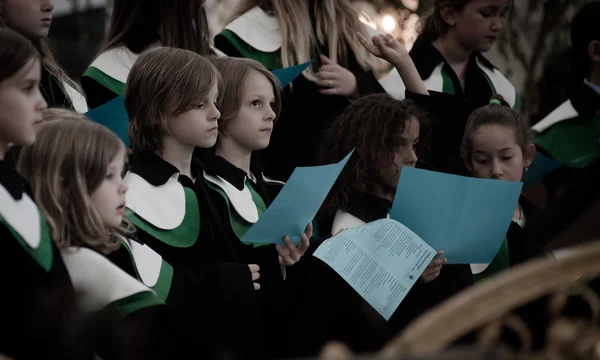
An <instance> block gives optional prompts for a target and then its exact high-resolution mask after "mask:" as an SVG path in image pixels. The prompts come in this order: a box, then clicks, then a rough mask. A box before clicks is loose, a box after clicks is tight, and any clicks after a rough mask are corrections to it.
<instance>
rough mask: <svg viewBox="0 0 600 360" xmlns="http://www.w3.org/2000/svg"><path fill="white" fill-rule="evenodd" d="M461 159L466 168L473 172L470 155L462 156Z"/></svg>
mask: <svg viewBox="0 0 600 360" xmlns="http://www.w3.org/2000/svg"><path fill="white" fill-rule="evenodd" d="M462 159H463V162H464V163H465V166H466V167H467V169H469V171H470V172H471V173H473V163H472V162H471V157H468V156H463V157H462Z"/></svg>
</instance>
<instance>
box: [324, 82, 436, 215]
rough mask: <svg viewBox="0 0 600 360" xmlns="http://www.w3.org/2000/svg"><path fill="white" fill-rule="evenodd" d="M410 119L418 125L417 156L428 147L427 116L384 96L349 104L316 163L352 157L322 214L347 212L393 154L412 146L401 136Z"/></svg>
mask: <svg viewBox="0 0 600 360" xmlns="http://www.w3.org/2000/svg"><path fill="white" fill-rule="evenodd" d="M411 120H416V121H419V123H420V125H421V131H420V133H421V134H420V141H419V145H418V148H417V153H422V152H423V150H424V149H425V147H426V146H427V139H426V138H427V137H428V135H429V132H430V122H429V119H428V116H427V115H426V113H425V112H424V111H423V110H421V109H419V108H418V107H417V106H416V105H415V104H414V103H413V102H412V101H410V100H403V101H400V100H396V99H394V98H392V97H391V96H389V95H387V94H374V95H369V96H365V97H363V98H360V99H358V100H356V101H354V102H352V104H350V105H349V106H348V107H347V108H346V109H345V110H344V112H343V113H342V114H341V115H340V116H339V118H338V119H337V120H336V121H334V122H333V123H332V126H331V127H330V128H329V129H328V130H327V131H326V133H325V134H324V136H323V140H322V142H321V149H320V153H319V160H320V162H321V163H323V164H330V163H333V162H337V161H340V160H341V159H342V158H343V157H344V156H346V155H347V154H348V153H349V152H350V151H352V149H355V150H354V154H353V155H352V158H350V160H349V161H348V164H346V167H345V168H344V170H342V173H341V174H340V177H339V178H338V180H337V182H336V184H335V185H334V187H333V189H332V190H331V192H330V194H329V197H328V199H327V202H326V204H325V207H324V209H323V214H324V215H325V214H328V213H332V212H335V210H336V209H342V210H347V209H348V208H349V206H350V204H351V201H355V200H360V199H361V198H362V197H364V196H365V195H366V193H367V190H368V187H369V186H370V185H371V184H374V183H376V182H378V181H379V173H380V169H381V168H382V167H385V166H388V165H389V164H392V163H393V162H394V154H395V153H396V151H398V149H400V148H402V147H404V146H412V144H411V143H410V142H409V141H408V139H406V138H404V137H403V136H402V134H403V133H404V130H405V129H406V127H407V126H408V124H409V122H410V121H411Z"/></svg>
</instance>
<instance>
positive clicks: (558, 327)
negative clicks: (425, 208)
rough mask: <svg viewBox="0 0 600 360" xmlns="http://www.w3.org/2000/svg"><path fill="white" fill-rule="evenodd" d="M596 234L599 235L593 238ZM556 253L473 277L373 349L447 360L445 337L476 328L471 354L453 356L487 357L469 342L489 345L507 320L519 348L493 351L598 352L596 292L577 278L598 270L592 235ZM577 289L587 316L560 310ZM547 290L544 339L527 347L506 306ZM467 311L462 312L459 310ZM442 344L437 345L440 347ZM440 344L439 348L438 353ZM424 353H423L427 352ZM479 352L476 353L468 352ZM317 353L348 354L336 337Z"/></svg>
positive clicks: (560, 355) (575, 357)
mask: <svg viewBox="0 0 600 360" xmlns="http://www.w3.org/2000/svg"><path fill="white" fill-rule="evenodd" d="M598 240H600V239H598ZM564 254H565V255H564V256H562V257H560V259H558V260H556V259H553V258H539V259H534V260H532V261H529V262H526V263H524V264H521V265H520V266H516V267H514V268H512V269H511V270H510V271H507V272H505V273H503V274H499V275H497V276H495V277H492V278H490V279H488V280H486V281H484V282H481V283H478V284H476V285H474V286H472V287H471V288H469V289H467V290H465V291H463V292H461V293H460V294H458V295H456V296H454V297H452V298H450V299H448V300H446V301H445V302H443V303H441V304H440V305H439V306H437V307H435V308H433V309H431V310H430V311H428V312H427V313H425V314H423V315H422V316H421V317H420V318H418V319H417V320H415V321H414V322H413V323H412V324H410V325H409V326H408V327H407V328H405V329H404V331H403V332H402V333H401V334H399V335H398V336H397V337H396V338H395V339H393V340H392V341H391V342H389V343H388V344H387V345H386V346H385V347H384V348H383V349H381V351H380V352H379V354H377V357H378V358H383V359H400V358H401V359H413V358H417V357H423V359H453V358H452V357H448V356H452V354H451V352H450V351H449V350H445V349H447V348H448V347H449V346H450V345H451V344H452V342H453V341H455V340H457V339H459V338H460V337H462V336H464V335H466V334H468V333H470V332H472V331H476V330H478V335H479V336H478V344H477V346H475V347H474V349H471V350H472V351H474V352H472V353H470V354H468V355H469V357H467V356H466V355H467V353H465V352H464V351H465V350H463V352H462V354H463V355H462V356H464V357H460V356H459V357H454V358H461V359H466V358H470V359H476V358H477V359H485V360H489V359H491V358H493V357H491V356H490V355H489V354H487V353H485V351H484V352H480V353H479V355H477V351H483V350H477V349H481V348H484V349H489V348H494V345H495V344H497V343H498V339H499V337H500V333H501V332H502V329H503V328H504V327H507V328H509V329H511V330H512V331H514V333H516V334H518V336H519V338H520V340H521V344H522V349H521V350H520V351H519V352H518V353H515V354H512V355H511V354H509V353H503V354H502V355H498V356H507V357H506V358H515V359H534V360H537V359H540V360H541V359H548V360H550V359H551V360H563V359H564V360H567V359H568V360H579V359H586V360H594V359H600V327H598V324H597V319H598V315H599V314H600V298H599V297H598V295H597V294H596V293H595V292H594V291H592V290H591V289H590V288H588V287H587V284H586V282H585V281H584V279H593V278H596V277H598V275H600V241H593V242H589V243H586V244H584V245H579V246H576V247H572V248H570V249H569V251H568V252H565V253H564ZM573 294H576V295H579V296H581V297H582V298H583V299H584V300H585V301H586V302H587V304H588V305H589V307H590V309H592V314H593V315H592V318H591V319H572V318H566V317H563V316H561V310H562V309H563V307H564V306H565V304H566V302H567V299H568V297H569V296H571V295H573ZM543 297H549V301H548V304H549V306H548V315H549V318H550V326H549V327H548V329H547V333H546V334H547V336H546V344H545V346H544V347H543V349H541V350H538V351H536V352H534V351H533V350H532V334H531V332H530V329H529V327H528V325H527V324H526V323H524V322H523V321H522V320H521V318H519V317H517V316H514V315H513V314H512V312H513V311H514V310H515V309H517V308H519V307H521V306H522V305H525V304H528V303H530V302H532V301H534V300H536V299H540V298H543ZM464 314H469V316H464ZM443 350H444V351H443ZM442 351H443V352H442ZM427 356H429V357H427ZM473 356H479V357H473ZM321 358H322V359H328V360H329V359H349V358H352V355H351V353H350V352H349V351H348V350H347V349H345V348H344V347H342V346H341V345H339V344H331V345H329V346H328V347H326V349H325V350H324V351H323V354H322V357H321Z"/></svg>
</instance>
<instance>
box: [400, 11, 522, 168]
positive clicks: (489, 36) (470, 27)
mask: <svg viewBox="0 0 600 360" xmlns="http://www.w3.org/2000/svg"><path fill="white" fill-rule="evenodd" d="M512 6H513V1H512V0H435V1H434V10H433V13H432V14H431V15H430V16H429V17H428V18H427V19H425V20H424V24H423V27H422V32H421V34H420V36H419V37H418V38H417V41H416V42H415V44H414V45H413V47H412V49H411V50H410V56H411V58H412V59H413V61H414V63H415V65H416V67H417V70H418V72H419V75H420V76H421V78H422V79H423V81H424V83H425V86H426V87H427V89H428V90H429V94H430V96H421V95H419V94H415V93H414V92H412V91H410V90H409V91H406V97H407V98H409V99H413V100H414V101H415V102H416V103H417V105H419V106H420V107H422V108H423V109H424V110H427V111H428V112H429V113H430V114H431V115H432V116H433V132H432V142H431V151H430V152H429V153H428V154H426V155H425V157H424V158H423V161H422V162H423V163H424V164H425V163H426V164H427V166H428V168H431V169H433V170H437V171H442V172H448V173H453V174H458V175H469V171H468V169H466V168H465V166H464V163H463V161H462V159H461V156H460V151H459V150H460V143H461V139H462V135H463V132H464V129H465V124H466V122H467V119H468V117H469V115H470V114H471V112H473V111H474V110H475V109H476V108H478V107H480V106H484V105H487V104H488V102H489V99H490V97H491V96H492V95H495V94H500V95H502V96H503V97H504V99H505V100H506V101H507V102H508V103H509V104H510V106H511V107H512V108H514V109H516V110H518V109H519V107H520V98H519V96H518V94H517V92H516V91H515V88H514V86H513V85H512V84H511V83H510V81H509V80H508V79H507V78H506V77H505V76H504V75H503V74H502V73H501V72H500V70H498V69H497V68H496V67H495V66H494V65H493V64H492V63H491V62H490V61H489V60H487V59H486V58H485V56H484V55H483V54H484V53H486V52H487V51H489V50H490V49H491V48H492V46H493V45H494V42H495V41H496V40H497V39H498V37H499V36H500V35H501V33H502V30H503V28H504V23H505V22H506V21H508V20H507V18H508V17H509V15H510V11H511V8H512Z"/></svg>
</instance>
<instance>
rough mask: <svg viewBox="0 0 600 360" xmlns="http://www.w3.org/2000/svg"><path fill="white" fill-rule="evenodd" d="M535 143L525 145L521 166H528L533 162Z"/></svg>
mask: <svg viewBox="0 0 600 360" xmlns="http://www.w3.org/2000/svg"><path fill="white" fill-rule="evenodd" d="M535 151H536V148H535V145H533V144H532V143H529V144H527V146H526V147H525V151H524V152H523V166H524V167H526V168H528V167H530V166H531V164H532V163H533V159H534V158H535Z"/></svg>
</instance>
